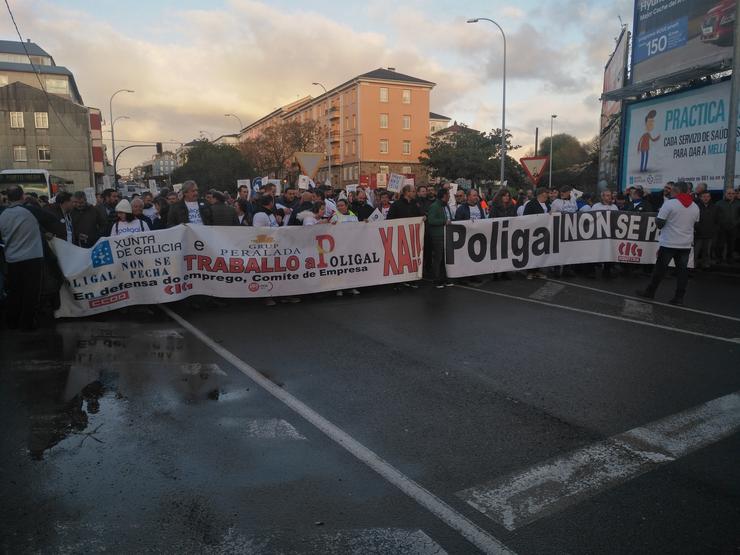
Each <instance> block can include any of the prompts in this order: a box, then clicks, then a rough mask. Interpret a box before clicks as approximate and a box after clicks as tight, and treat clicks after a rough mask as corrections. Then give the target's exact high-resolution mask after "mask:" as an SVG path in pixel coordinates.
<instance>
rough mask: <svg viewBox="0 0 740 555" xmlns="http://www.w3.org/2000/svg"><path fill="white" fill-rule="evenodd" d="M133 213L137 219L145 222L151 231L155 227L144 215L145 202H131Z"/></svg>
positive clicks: (134, 200)
mask: <svg viewBox="0 0 740 555" xmlns="http://www.w3.org/2000/svg"><path fill="white" fill-rule="evenodd" d="M131 212H132V213H133V215H134V218H135V219H138V220H141V221H143V222H144V223H145V224H146V225H147V226H148V227H149V229H152V226H153V225H154V224H153V223H152V220H151V219H150V218H149V217H148V216H146V215H145V214H144V201H143V200H142V199H141V198H135V199H133V200H132V201H131Z"/></svg>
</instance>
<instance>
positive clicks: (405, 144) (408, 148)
mask: <svg viewBox="0 0 740 555" xmlns="http://www.w3.org/2000/svg"><path fill="white" fill-rule="evenodd" d="M403 153H404V154H411V141H404V142H403Z"/></svg>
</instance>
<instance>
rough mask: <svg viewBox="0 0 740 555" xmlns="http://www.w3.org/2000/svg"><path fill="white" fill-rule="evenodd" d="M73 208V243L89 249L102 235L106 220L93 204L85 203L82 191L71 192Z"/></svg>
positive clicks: (85, 198) (106, 224)
mask: <svg viewBox="0 0 740 555" xmlns="http://www.w3.org/2000/svg"><path fill="white" fill-rule="evenodd" d="M72 202H73V203H74V209H73V210H72V229H73V230H74V244H75V245H77V246H79V247H82V248H83V249H89V248H90V247H92V246H93V245H94V244H95V243H97V242H98V239H99V238H100V237H102V236H103V235H104V234H105V232H106V228H107V226H108V222H107V221H106V220H105V218H103V215H102V214H101V213H100V211H99V210H97V209H96V208H95V207H94V206H92V205H91V204H88V203H87V196H86V195H85V192H84V191H75V192H74V193H73V194H72Z"/></svg>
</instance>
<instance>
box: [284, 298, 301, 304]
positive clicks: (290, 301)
mask: <svg viewBox="0 0 740 555" xmlns="http://www.w3.org/2000/svg"><path fill="white" fill-rule="evenodd" d="M287 299H288V302H289V303H290V304H298V303H299V302H301V298H300V297H287Z"/></svg>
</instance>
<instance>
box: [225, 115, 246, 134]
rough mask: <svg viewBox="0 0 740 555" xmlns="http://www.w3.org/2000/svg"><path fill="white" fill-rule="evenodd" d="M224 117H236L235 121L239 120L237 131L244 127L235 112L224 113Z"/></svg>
mask: <svg viewBox="0 0 740 555" xmlns="http://www.w3.org/2000/svg"><path fill="white" fill-rule="evenodd" d="M224 117H225V118H228V117H232V118H236V121H238V122H239V133H241V132H242V129H244V125H242V120H241V119H240V118H239V116H237V115H236V114H224Z"/></svg>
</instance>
